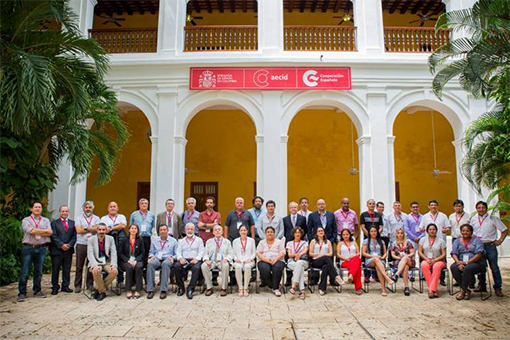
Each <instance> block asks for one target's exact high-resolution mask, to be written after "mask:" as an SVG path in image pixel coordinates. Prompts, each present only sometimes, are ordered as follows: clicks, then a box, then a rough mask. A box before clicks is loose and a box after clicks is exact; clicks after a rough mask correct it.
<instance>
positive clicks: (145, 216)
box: [138, 210, 149, 223]
mask: <svg viewBox="0 0 510 340" xmlns="http://www.w3.org/2000/svg"><path fill="white" fill-rule="evenodd" d="M138 212H139V213H140V216H142V222H144V223H145V220H146V219H147V215H149V213H148V212H146V213H145V214H143V213H142V212H141V211H140V210H138Z"/></svg>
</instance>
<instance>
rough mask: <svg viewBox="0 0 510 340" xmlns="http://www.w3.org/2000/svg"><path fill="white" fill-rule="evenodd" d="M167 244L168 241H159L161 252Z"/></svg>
mask: <svg viewBox="0 0 510 340" xmlns="http://www.w3.org/2000/svg"><path fill="white" fill-rule="evenodd" d="M167 242H168V240H166V241H165V242H161V241H159V245H160V246H161V250H163V249H164V248H165V245H166V243H167Z"/></svg>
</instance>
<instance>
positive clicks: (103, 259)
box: [99, 256, 106, 264]
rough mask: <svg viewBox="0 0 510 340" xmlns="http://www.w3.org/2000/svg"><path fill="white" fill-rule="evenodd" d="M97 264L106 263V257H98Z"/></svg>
mask: <svg viewBox="0 0 510 340" xmlns="http://www.w3.org/2000/svg"><path fill="white" fill-rule="evenodd" d="M99 264H106V258H105V257H104V256H101V257H100V258H99Z"/></svg>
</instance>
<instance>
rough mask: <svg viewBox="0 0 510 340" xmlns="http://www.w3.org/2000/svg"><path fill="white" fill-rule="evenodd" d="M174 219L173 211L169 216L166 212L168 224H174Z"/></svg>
mask: <svg viewBox="0 0 510 340" xmlns="http://www.w3.org/2000/svg"><path fill="white" fill-rule="evenodd" d="M173 217H174V212H173V211H172V213H171V214H168V211H167V212H166V221H167V222H168V224H171V223H172V219H173Z"/></svg>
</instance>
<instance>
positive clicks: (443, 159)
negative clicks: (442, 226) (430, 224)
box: [393, 111, 469, 214]
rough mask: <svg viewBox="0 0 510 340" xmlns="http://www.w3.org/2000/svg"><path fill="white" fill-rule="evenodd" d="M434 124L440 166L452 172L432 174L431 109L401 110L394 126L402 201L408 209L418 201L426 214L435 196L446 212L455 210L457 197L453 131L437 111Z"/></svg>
mask: <svg viewBox="0 0 510 340" xmlns="http://www.w3.org/2000/svg"><path fill="white" fill-rule="evenodd" d="M434 127H435V135H436V150H437V167H438V168H439V170H447V171H450V172H451V174H440V175H439V176H438V177H434V176H433V175H432V169H434V157H433V151H432V150H433V149H432V123H431V115H430V111H425V112H416V113H414V114H408V113H406V112H401V113H400V114H399V115H398V117H397V119H396V120H395V124H394V126H393V135H394V136H395V145H394V149H395V180H396V181H397V182H400V200H401V202H402V208H403V210H404V211H406V212H408V211H409V204H410V203H411V201H418V202H419V203H420V211H421V212H422V213H425V212H427V211H428V209H427V205H428V202H429V201H430V200H432V199H435V200H437V201H438V202H439V209H440V210H441V211H443V212H444V213H446V214H450V213H452V212H453V201H454V200H455V199H457V177H456V176H457V175H456V167H455V148H454V146H453V144H452V141H453V140H454V137H453V130H452V128H451V126H450V123H449V122H448V121H447V120H446V118H445V117H444V116H443V115H442V114H440V113H439V112H434ZM466 208H467V207H466ZM468 210H469V209H468Z"/></svg>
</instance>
